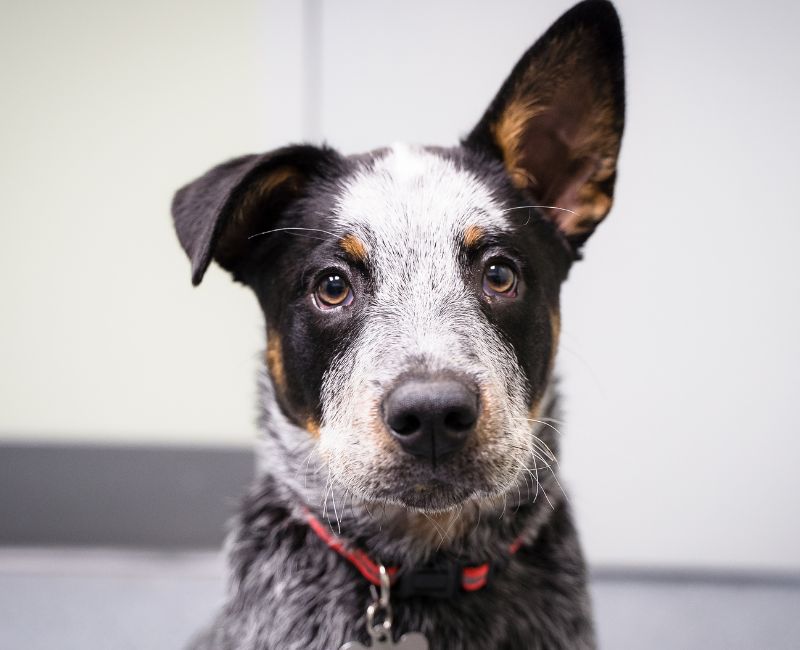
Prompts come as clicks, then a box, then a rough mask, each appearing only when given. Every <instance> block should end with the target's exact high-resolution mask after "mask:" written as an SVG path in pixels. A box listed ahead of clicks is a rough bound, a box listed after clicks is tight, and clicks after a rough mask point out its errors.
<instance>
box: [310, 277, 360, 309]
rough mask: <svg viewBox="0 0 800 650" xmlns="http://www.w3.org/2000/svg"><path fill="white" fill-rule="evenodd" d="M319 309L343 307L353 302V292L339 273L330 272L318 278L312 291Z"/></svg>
mask: <svg viewBox="0 0 800 650" xmlns="http://www.w3.org/2000/svg"><path fill="white" fill-rule="evenodd" d="M314 295H315V297H316V299H317V306H318V307H319V308H320V309H332V308H333V307H344V306H345V305H349V304H350V303H351V302H353V292H352V291H351V290H350V285H349V284H348V283H347V280H346V279H345V278H343V277H342V276H341V275H336V274H334V273H331V274H329V275H326V276H325V277H324V278H322V280H320V282H319V284H318V285H317V290H316V291H315V292H314Z"/></svg>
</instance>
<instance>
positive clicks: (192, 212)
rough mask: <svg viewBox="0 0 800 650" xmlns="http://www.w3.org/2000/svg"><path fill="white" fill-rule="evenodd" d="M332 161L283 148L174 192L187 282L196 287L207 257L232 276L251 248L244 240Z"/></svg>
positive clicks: (322, 152) (326, 154) (329, 154)
mask: <svg viewBox="0 0 800 650" xmlns="http://www.w3.org/2000/svg"><path fill="white" fill-rule="evenodd" d="M335 158H337V154H336V153H335V152H334V151H333V150H331V149H327V148H325V149H320V148H317V147H312V146H304V145H302V146H292V147H286V148H284V149H278V150H276V151H272V152H269V153H265V154H261V155H251V156H242V157H241V158H235V159H234V160H230V161H228V162H226V163H223V164H221V165H218V166H217V167H214V168H213V169H211V170H210V171H208V172H206V173H205V174H204V175H203V176H201V177H200V178H198V179H197V180H195V181H192V182H191V183H189V184H188V185H186V186H184V187H182V188H181V189H180V190H178V191H177V192H176V193H175V198H174V199H173V200H172V218H173V221H174V223H175V231H176V232H177V234H178V239H179V240H180V243H181V245H182V246H183V249H184V250H185V251H186V254H187V255H188V256H189V259H190V261H191V263H192V283H193V284H195V285H198V284H200V281H201V280H202V279H203V275H204V274H205V272H206V269H207V268H208V265H209V264H210V263H211V259H212V258H213V259H215V260H216V261H217V262H218V263H219V264H220V266H222V267H223V268H225V269H227V270H228V271H231V272H233V273H234V274H236V272H237V270H238V269H239V268H240V265H241V264H242V262H243V261H244V260H245V258H246V257H247V254H248V252H249V251H250V250H251V249H252V247H253V246H254V242H252V241H251V240H250V239H249V238H250V237H251V236H252V235H255V234H257V233H259V232H264V231H265V230H268V229H269V227H270V224H271V223H274V221H275V220H276V219H277V218H278V216H280V214H281V212H282V211H283V210H285V209H286V207H287V206H288V205H289V203H291V202H292V201H293V200H295V199H297V198H299V197H300V196H301V195H302V193H303V190H304V188H305V187H306V185H307V183H308V182H309V180H310V179H312V178H313V177H314V176H316V175H318V174H322V173H323V172H324V169H325V166H326V164H329V163H330V162H332V161H333V160H334V159H335Z"/></svg>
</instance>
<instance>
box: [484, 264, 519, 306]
mask: <svg viewBox="0 0 800 650" xmlns="http://www.w3.org/2000/svg"><path fill="white" fill-rule="evenodd" d="M516 290H517V274H516V273H514V269H512V268H511V267H510V266H508V264H503V263H502V262H490V263H489V264H487V265H486V268H485V269H484V271H483V292H484V293H485V294H486V295H487V296H506V297H513V296H514V295H516Z"/></svg>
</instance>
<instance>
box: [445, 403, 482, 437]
mask: <svg viewBox="0 0 800 650" xmlns="http://www.w3.org/2000/svg"><path fill="white" fill-rule="evenodd" d="M474 425H475V411H474V410H472V409H467V408H460V409H454V410H452V411H450V412H449V413H448V414H447V415H445V417H444V426H445V427H446V428H447V429H450V430H451V431H458V432H461V431H468V430H469V429H471V428H472V427H473V426H474Z"/></svg>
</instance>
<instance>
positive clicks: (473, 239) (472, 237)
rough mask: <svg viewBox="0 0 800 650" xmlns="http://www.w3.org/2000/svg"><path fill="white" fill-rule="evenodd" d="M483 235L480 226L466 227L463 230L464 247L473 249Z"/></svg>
mask: <svg viewBox="0 0 800 650" xmlns="http://www.w3.org/2000/svg"><path fill="white" fill-rule="evenodd" d="M485 234H486V233H485V232H484V230H483V228H481V227H480V226H467V228H466V229H465V230H464V246H466V247H467V248H475V247H476V246H477V245H478V244H479V243H480V241H481V239H483V237H484V235H485Z"/></svg>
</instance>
